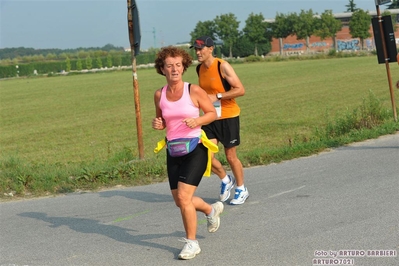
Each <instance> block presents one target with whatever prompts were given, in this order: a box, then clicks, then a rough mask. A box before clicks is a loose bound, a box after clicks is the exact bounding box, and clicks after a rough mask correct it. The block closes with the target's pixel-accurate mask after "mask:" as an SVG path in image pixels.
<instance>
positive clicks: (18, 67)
mask: <svg viewBox="0 0 399 266" xmlns="http://www.w3.org/2000/svg"><path fill="white" fill-rule="evenodd" d="M15 68H16V69H17V78H18V77H19V70H18V68H19V66H18V65H16V66H15Z"/></svg>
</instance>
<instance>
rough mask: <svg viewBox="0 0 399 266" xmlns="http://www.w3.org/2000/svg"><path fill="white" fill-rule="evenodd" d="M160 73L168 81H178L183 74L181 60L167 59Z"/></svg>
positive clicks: (177, 58) (179, 57) (179, 58)
mask: <svg viewBox="0 0 399 266" xmlns="http://www.w3.org/2000/svg"><path fill="white" fill-rule="evenodd" d="M162 72H163V74H164V75H165V77H166V79H167V80H168V81H180V80H181V79H182V76H183V72H184V67H183V58H182V57H181V56H178V57H167V58H166V59H165V64H164V67H163V69H162Z"/></svg>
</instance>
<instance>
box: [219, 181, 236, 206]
mask: <svg viewBox="0 0 399 266" xmlns="http://www.w3.org/2000/svg"><path fill="white" fill-rule="evenodd" d="M228 177H229V178H230V182H229V183H228V184H225V183H223V182H222V184H221V185H220V195H219V199H220V201H221V202H225V201H226V200H228V199H229V198H230V190H231V189H232V188H233V187H234V185H235V184H236V179H235V178H234V176H232V175H228Z"/></svg>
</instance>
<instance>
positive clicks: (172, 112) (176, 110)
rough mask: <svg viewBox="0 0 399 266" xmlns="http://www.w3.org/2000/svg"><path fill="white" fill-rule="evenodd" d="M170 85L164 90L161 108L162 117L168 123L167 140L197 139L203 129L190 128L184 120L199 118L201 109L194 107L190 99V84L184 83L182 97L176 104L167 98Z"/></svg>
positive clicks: (160, 103) (198, 127)
mask: <svg viewBox="0 0 399 266" xmlns="http://www.w3.org/2000/svg"><path fill="white" fill-rule="evenodd" d="M167 88H168V85H165V86H164V87H163V88H162V93H161V99H160V101H159V107H160V108H161V110H162V116H163V118H164V119H165V122H166V138H167V139H168V140H173V139H178V138H196V137H199V136H200V135H201V127H200V126H197V127H195V128H189V127H188V126H187V125H186V123H184V122H183V119H185V118H189V117H193V118H197V117H199V108H198V107H197V106H195V105H194V103H193V101H192V100H191V97H190V91H189V89H188V88H189V83H187V82H184V88H183V95H182V97H181V98H180V99H179V100H177V101H174V102H171V101H169V100H168V99H167V98H166V89H167Z"/></svg>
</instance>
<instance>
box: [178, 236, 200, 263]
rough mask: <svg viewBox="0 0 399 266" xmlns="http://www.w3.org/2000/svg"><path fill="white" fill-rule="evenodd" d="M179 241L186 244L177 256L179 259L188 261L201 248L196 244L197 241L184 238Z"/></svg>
mask: <svg viewBox="0 0 399 266" xmlns="http://www.w3.org/2000/svg"><path fill="white" fill-rule="evenodd" d="M179 241H181V242H186V244H185V245H184V247H183V249H182V251H181V252H180V254H179V259H181V260H190V259H192V258H194V257H195V256H196V255H198V254H199V253H200V252H201V248H200V246H199V244H198V241H196V240H190V239H186V238H183V239H181V240H179Z"/></svg>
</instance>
